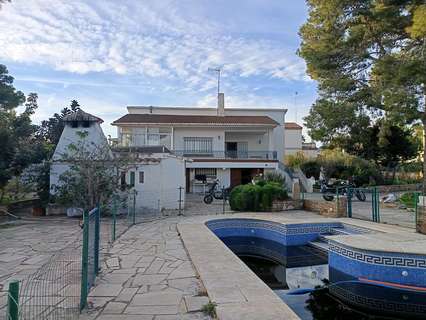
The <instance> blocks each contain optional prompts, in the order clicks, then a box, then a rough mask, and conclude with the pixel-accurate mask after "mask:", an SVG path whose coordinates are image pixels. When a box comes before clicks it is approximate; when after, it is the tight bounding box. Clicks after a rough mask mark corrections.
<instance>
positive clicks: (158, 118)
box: [112, 113, 278, 126]
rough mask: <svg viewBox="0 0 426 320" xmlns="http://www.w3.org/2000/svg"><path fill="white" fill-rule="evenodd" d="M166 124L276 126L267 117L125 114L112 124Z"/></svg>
mask: <svg viewBox="0 0 426 320" xmlns="http://www.w3.org/2000/svg"><path fill="white" fill-rule="evenodd" d="M137 123H167V124H218V125H232V124H245V125H251V124H254V125H269V126H277V125H278V122H276V121H275V120H272V119H271V118H269V117H267V116H193V115H169V114H136V113H134V114H133V113H131V114H126V115H125V116H123V117H121V118H120V119H118V120H115V121H114V122H113V123H112V124H113V125H118V124H137Z"/></svg>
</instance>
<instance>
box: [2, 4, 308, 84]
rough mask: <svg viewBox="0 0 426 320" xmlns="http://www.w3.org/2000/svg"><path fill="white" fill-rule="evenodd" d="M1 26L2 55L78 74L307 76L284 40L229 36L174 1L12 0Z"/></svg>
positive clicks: (207, 79)
mask: <svg viewBox="0 0 426 320" xmlns="http://www.w3.org/2000/svg"><path fill="white" fill-rule="evenodd" d="M0 30H2V32H1V33H0V43H1V46H0V59H4V60H12V61H16V62H23V63H38V64H43V65H48V66H51V67H53V68H54V69H56V70H60V71H67V72H72V73H77V74H86V73H89V72H115V73H117V74H119V75H123V74H137V75H142V76H145V77H147V78H158V79H164V80H168V81H180V82H181V83H182V86H183V87H185V86H186V87H189V88H190V89H192V90H197V91H201V92H203V91H207V90H210V89H212V88H214V87H215V85H216V83H215V80H214V75H212V74H211V73H208V72H207V68H208V67H215V66H223V69H224V72H223V74H224V76H225V77H229V78H232V77H245V78H247V77H252V76H266V77H270V78H276V79H283V80H301V81H306V80H307V77H306V74H305V65H304V63H303V62H302V61H301V60H300V59H299V58H297V57H296V56H295V54H294V53H293V52H290V51H288V50H287V49H286V48H285V47H284V46H283V44H282V43H281V42H276V41H270V40H262V39H260V40H259V39H249V38H238V37H232V36H229V35H227V34H226V33H225V32H224V30H223V29H222V28H221V27H220V26H218V25H216V24H215V23H213V22H211V21H204V20H202V19H200V17H197V16H192V15H191V13H185V12H180V11H179V10H178V9H177V6H176V2H174V1H171V0H170V1H169V0H164V1H129V2H127V3H123V4H122V3H121V2H120V5H118V4H117V2H116V1H112V0H110V1H99V2H93V1H90V2H84V1H81V0H75V1H58V0H32V1H24V0H14V1H13V2H12V3H11V4H7V5H5V6H3V8H2V10H1V11H0Z"/></svg>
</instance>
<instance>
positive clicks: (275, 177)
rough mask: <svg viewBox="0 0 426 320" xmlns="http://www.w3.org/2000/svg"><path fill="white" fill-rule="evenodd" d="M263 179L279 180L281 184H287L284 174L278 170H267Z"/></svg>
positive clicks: (266, 180)
mask: <svg viewBox="0 0 426 320" xmlns="http://www.w3.org/2000/svg"><path fill="white" fill-rule="evenodd" d="M263 180H265V182H277V183H279V184H280V185H284V184H285V178H284V176H283V175H282V174H281V173H279V172H277V171H272V172H267V173H265V175H264V176H263Z"/></svg>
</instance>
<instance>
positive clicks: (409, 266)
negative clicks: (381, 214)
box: [206, 218, 426, 287]
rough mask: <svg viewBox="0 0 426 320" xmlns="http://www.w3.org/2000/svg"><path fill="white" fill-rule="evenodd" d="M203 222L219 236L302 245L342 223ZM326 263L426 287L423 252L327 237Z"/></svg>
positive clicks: (371, 277)
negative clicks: (364, 245) (361, 246)
mask: <svg viewBox="0 0 426 320" xmlns="http://www.w3.org/2000/svg"><path fill="white" fill-rule="evenodd" d="M206 225H207V227H208V228H209V229H210V230H211V231H212V232H213V233H214V234H216V236H218V237H219V238H226V237H234V236H235V237H257V238H262V239H267V240H272V241H277V242H279V243H281V244H283V245H286V246H295V245H305V244H307V243H309V242H310V241H314V240H316V239H318V237H319V236H320V235H323V234H330V233H332V231H333V229H338V228H344V226H345V225H344V224H343V223H341V222H328V223H324V222H322V223H297V224H294V223H291V224H283V223H279V222H274V221H267V220H261V219H247V218H232V219H217V220H211V221H208V222H206ZM349 228H351V227H349ZM358 231H360V232H362V231H363V230H358ZM366 232H367V231H366ZM328 263H329V266H330V268H333V269H335V270H338V271H341V272H344V273H346V274H348V275H351V276H353V277H355V278H366V279H369V280H376V281H383V282H391V283H396V284H401V285H410V286H416V287H426V256H425V255H416V254H405V253H401V252H393V253H390V252H381V251H380V252H374V251H370V250H362V249H357V248H352V247H349V246H345V245H342V244H341V243H339V242H337V241H334V240H329V252H328ZM330 280H332V279H330Z"/></svg>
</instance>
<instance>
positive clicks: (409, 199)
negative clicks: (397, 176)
mask: <svg viewBox="0 0 426 320" xmlns="http://www.w3.org/2000/svg"><path fill="white" fill-rule="evenodd" d="M415 196H416V195H415V193H413V192H407V193H404V194H402V195H401V197H399V199H398V201H399V202H400V203H401V204H403V205H404V206H405V207H407V208H414V197H415Z"/></svg>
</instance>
